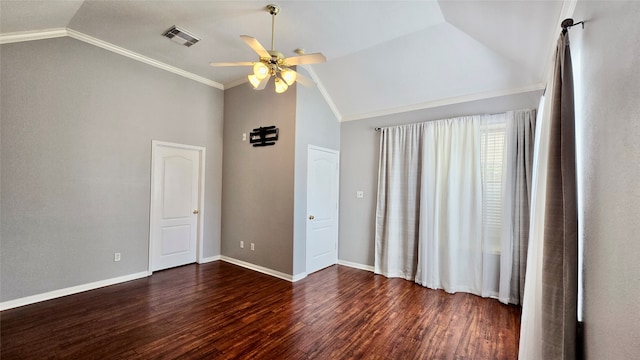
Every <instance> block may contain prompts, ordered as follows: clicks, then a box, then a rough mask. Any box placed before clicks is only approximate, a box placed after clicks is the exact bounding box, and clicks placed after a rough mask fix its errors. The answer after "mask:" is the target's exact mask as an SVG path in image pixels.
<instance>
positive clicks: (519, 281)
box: [509, 110, 536, 304]
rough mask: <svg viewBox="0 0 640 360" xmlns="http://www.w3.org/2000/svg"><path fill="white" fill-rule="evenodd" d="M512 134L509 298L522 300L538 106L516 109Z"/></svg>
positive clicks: (513, 301) (512, 300)
mask: <svg viewBox="0 0 640 360" xmlns="http://www.w3.org/2000/svg"><path fill="white" fill-rule="evenodd" d="M513 120H514V127H513V132H512V134H511V136H513V138H514V143H515V149H514V152H515V153H514V158H513V159H511V161H512V162H513V167H514V168H515V173H514V176H515V180H514V185H515V188H514V194H513V201H514V204H513V208H514V212H513V220H512V221H513V232H514V234H513V239H514V241H513V255H512V256H513V260H512V268H511V286H510V287H509V288H510V294H509V299H510V302H511V303H513V304H522V300H523V299H524V280H525V274H526V268H527V252H528V250H529V216H530V210H531V186H532V181H533V147H534V142H535V133H536V110H530V111H516V112H515V113H514V119H513Z"/></svg>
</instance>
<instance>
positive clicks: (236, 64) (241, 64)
mask: <svg viewBox="0 0 640 360" xmlns="http://www.w3.org/2000/svg"><path fill="white" fill-rule="evenodd" d="M253 64H255V62H252V61H236V62H212V63H209V65H211V66H253Z"/></svg>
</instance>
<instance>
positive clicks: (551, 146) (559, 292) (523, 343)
mask: <svg viewBox="0 0 640 360" xmlns="http://www.w3.org/2000/svg"><path fill="white" fill-rule="evenodd" d="M539 111H540V113H541V114H542V115H541V116H540V117H539V118H538V121H537V128H536V146H535V154H534V166H533V168H534V170H533V185H532V204H531V218H530V228H531V231H530V236H529V251H528V254H527V269H526V282H525V290H524V300H523V306H522V321H521V327H520V348H519V356H518V358H519V359H521V360H539V359H545V360H546V359H550V360H553V359H575V356H576V326H577V298H578V281H577V279H578V265H577V260H578V245H577V243H578V241H577V240H578V220H577V219H578V216H577V188H576V164H575V119H574V107H573V75H572V66H571V53H570V50H569V38H568V34H567V33H566V31H563V33H562V34H561V35H560V38H559V39H558V47H557V51H556V58H555V69H554V73H553V74H551V76H550V78H549V81H548V83H547V91H546V94H545V96H544V97H543V100H542V101H541V106H540V109H539Z"/></svg>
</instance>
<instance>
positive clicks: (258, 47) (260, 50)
mask: <svg viewBox="0 0 640 360" xmlns="http://www.w3.org/2000/svg"><path fill="white" fill-rule="evenodd" d="M240 39H242V40H244V42H246V43H247V45H249V47H250V48H252V49H253V51H255V52H256V53H257V54H258V56H260V58H269V59H270V58H271V55H269V53H268V52H267V50H265V49H264V46H262V44H260V42H259V41H258V40H256V38H253V37H251V36H247V35H240Z"/></svg>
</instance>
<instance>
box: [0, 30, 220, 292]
mask: <svg viewBox="0 0 640 360" xmlns="http://www.w3.org/2000/svg"><path fill="white" fill-rule="evenodd" d="M0 66H1V68H0V76H1V101H2V106H1V110H0V111H1V112H0V119H1V128H2V131H1V134H2V141H1V144H2V149H1V150H2V151H1V158H2V161H1V166H2V171H1V174H2V181H1V186H2V187H1V196H2V202H1V207H2V211H1V214H2V218H1V226H2V228H1V236H2V242H1V245H0V249H1V255H0V256H1V259H0V262H1V275H0V276H1V278H0V283H1V300H2V301H6V300H12V299H17V298H21V297H25V296H29V295H35V294H40V293H43V292H48V291H52V290H57V289H62V288H66V287H71V286H76V285H81V284H86V283H91V282H95V281H99V280H105V279H110V278H114V277H118V276H124V275H129V274H134V273H138V272H143V271H146V270H147V269H148V260H149V255H148V247H149V202H150V171H151V170H150V166H151V140H162V141H169V142H176V143H183V144H190V145H198V146H204V147H206V148H207V159H206V160H207V163H206V171H207V172H206V187H207V188H206V192H205V211H206V213H205V218H204V256H205V257H210V256H215V255H218V254H219V251H220V203H221V185H222V177H221V169H222V114H223V113H222V110H223V108H222V107H223V92H222V91H221V90H217V89H214V88H211V87H208V86H205V85H202V84H199V83H197V82H194V81H192V80H188V79H185V78H183V77H180V76H177V75H174V74H171V73H168V72H166V71H162V70H159V69H156V68H154V67H151V66H148V65H145V64H142V63H140V62H136V61H133V60H131V59H128V58H126V57H123V56H121V55H117V54H114V53H111V52H109V51H106V50H102V49H100V48H97V47H95V46H92V45H89V44H85V43H83V42H80V41H77V40H74V39H70V38H58V39H50V40H38V41H29V42H24V43H15V44H5V45H2V48H1V65H0ZM114 252H120V253H122V261H120V262H114V261H113V254H114Z"/></svg>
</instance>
